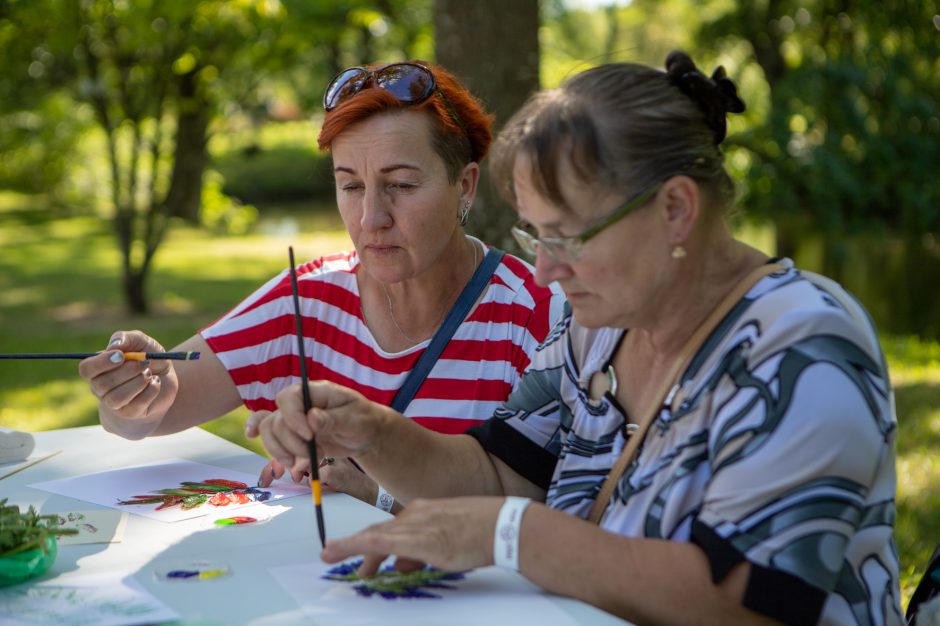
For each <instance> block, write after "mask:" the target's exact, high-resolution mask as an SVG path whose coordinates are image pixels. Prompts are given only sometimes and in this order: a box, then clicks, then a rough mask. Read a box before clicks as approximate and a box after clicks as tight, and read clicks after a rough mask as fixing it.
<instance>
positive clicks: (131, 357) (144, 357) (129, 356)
mask: <svg viewBox="0 0 940 626" xmlns="http://www.w3.org/2000/svg"><path fill="white" fill-rule="evenodd" d="M97 354H101V353H100V352H32V353H29V352H26V353H19V354H0V359H87V358H88V357H93V356H95V355H97ZM198 359H199V353H198V352H125V353H124V360H125V361H163V360H170V361H196V360H198Z"/></svg>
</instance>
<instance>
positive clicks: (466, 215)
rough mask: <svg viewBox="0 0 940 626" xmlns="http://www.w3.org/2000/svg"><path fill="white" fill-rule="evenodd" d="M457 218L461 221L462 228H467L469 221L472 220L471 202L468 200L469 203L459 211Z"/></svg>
mask: <svg viewBox="0 0 940 626" xmlns="http://www.w3.org/2000/svg"><path fill="white" fill-rule="evenodd" d="M457 218H458V219H459V220H460V225H461V226H466V225H467V221H468V220H469V219H470V201H469V200H467V203H466V204H465V205H463V208H461V209H460V210H459V211H457Z"/></svg>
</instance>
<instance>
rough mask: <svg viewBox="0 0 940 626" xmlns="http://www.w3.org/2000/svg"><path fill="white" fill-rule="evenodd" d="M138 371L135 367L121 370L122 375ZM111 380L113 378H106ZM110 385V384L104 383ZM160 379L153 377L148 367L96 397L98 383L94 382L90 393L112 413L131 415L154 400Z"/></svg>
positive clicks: (144, 410)
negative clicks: (94, 393) (99, 399)
mask: <svg viewBox="0 0 940 626" xmlns="http://www.w3.org/2000/svg"><path fill="white" fill-rule="evenodd" d="M136 369H138V368H137V366H136V365H134V366H131V367H128V368H126V369H124V370H122V373H127V372H133V371H134V370H136ZM108 378H110V379H111V380H113V379H114V378H115V377H108ZM106 384H107V385H110V384H111V383H106ZM159 385H160V377H159V376H154V374H153V372H152V371H151V370H150V368H149V367H145V368H144V370H143V371H142V372H136V373H134V374H132V375H131V376H130V377H128V378H127V380H125V381H124V382H122V383H120V384H118V385H116V386H113V387H110V388H109V389H106V390H104V391H102V392H100V395H98V393H97V392H98V388H99V383H98V382H97V381H96V382H95V384H93V386H92V391H93V392H96V395H98V397H100V398H101V401H102V403H103V404H104V405H105V406H106V407H108V408H109V409H111V410H113V411H122V412H130V413H133V412H134V410H135V409H137V410H138V411H139V410H140V409H143V412H146V408H147V407H148V406H149V404H150V402H152V401H153V400H154V398H156V395H157V393H158V392H159Z"/></svg>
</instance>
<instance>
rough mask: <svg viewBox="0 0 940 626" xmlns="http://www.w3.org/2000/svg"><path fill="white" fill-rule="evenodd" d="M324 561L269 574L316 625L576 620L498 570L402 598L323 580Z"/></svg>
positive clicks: (558, 625)
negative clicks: (363, 593) (364, 592)
mask: <svg viewBox="0 0 940 626" xmlns="http://www.w3.org/2000/svg"><path fill="white" fill-rule="evenodd" d="M331 567H333V566H331V565H327V564H326V563H320V562H315V563H307V564H303V565H286V566H283V567H272V568H270V572H271V575H272V576H274V579H275V580H276V581H277V582H278V584H280V585H281V586H282V587H283V588H284V590H285V591H287V593H288V594H289V595H290V596H291V597H292V598H293V599H294V601H295V602H297V604H299V605H300V607H301V608H302V609H303V610H304V611H305V612H306V613H307V614H308V615H309V616H310V617H311V618H312V619H314V620H316V622H317V623H318V624H321V623H322V624H330V626H365V625H367V624H381V625H382V626H392V625H401V626H421V625H424V624H427V625H428V626H430V625H438V624H448V626H465V625H466V626H471V625H474V626H479V624H513V626H549V625H551V626H569V625H576V624H577V622H576V621H575V620H574V619H573V618H572V617H571V616H570V615H568V614H567V613H566V612H565V611H563V610H562V609H561V608H559V607H558V606H556V605H555V604H554V603H552V602H551V600H549V597H550V596H549V595H548V594H546V593H545V592H544V591H542V590H541V589H539V588H538V587H536V586H535V585H533V584H532V583H530V582H529V581H527V580H526V579H524V578H523V577H522V576H519V575H516V574H513V573H512V572H508V571H506V570H502V569H499V568H496V567H486V568H482V569H478V570H474V571H472V572H468V573H467V575H466V578H465V579H464V580H456V581H449V582H448V584H452V585H453V586H454V587H456V589H431V588H429V589H426V591H428V592H431V593H433V594H436V595H439V596H440V598H399V599H393V600H387V599H385V598H382V597H381V596H379V595H372V596H369V597H365V596H361V595H359V594H358V593H357V592H356V591H355V589H353V583H347V582H341V581H335V580H325V579H323V575H324V574H325V573H326V572H327V570H328V569H330V568H331Z"/></svg>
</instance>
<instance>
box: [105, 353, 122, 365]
mask: <svg viewBox="0 0 940 626" xmlns="http://www.w3.org/2000/svg"><path fill="white" fill-rule="evenodd" d="M108 359H109V360H110V361H111V362H112V363H120V362H121V361H123V360H124V353H123V352H115V353H114V354H112V355H111V356H110V357H108Z"/></svg>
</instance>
